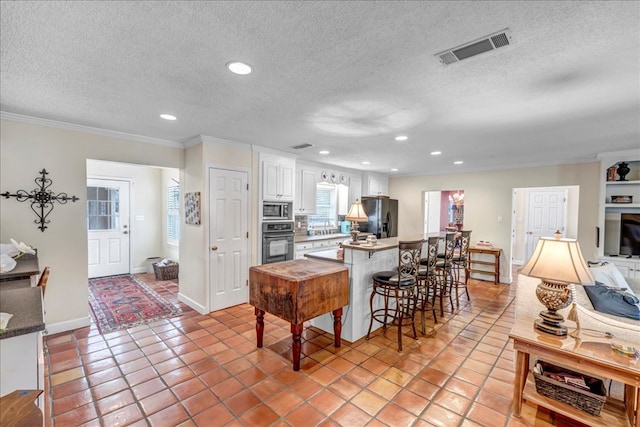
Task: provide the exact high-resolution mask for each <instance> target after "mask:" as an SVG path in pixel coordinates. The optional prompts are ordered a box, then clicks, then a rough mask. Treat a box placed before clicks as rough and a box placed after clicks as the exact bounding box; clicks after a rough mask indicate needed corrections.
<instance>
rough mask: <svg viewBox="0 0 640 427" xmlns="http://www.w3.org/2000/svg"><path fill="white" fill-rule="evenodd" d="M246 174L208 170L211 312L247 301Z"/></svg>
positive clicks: (247, 223)
mask: <svg viewBox="0 0 640 427" xmlns="http://www.w3.org/2000/svg"><path fill="white" fill-rule="evenodd" d="M247 183H248V173H247V172H244V171H237V170H229V169H219V168H210V169H209V245H210V251H209V272H210V274H209V278H210V279H209V280H210V283H209V289H210V290H211V292H210V307H211V311H215V310H220V309H223V308H226V307H231V306H234V305H238V304H242V303H245V302H247V301H248V294H249V293H248V289H249V288H248V287H247V280H248V275H249V221H248V197H249V190H248V189H247Z"/></svg>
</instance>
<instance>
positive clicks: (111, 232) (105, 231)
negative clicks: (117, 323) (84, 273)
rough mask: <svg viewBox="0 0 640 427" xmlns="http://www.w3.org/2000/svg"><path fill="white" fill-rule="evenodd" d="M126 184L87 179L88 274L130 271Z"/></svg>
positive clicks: (127, 192) (90, 275)
mask: <svg viewBox="0 0 640 427" xmlns="http://www.w3.org/2000/svg"><path fill="white" fill-rule="evenodd" d="M129 185H130V183H129V181H118V180H107V179H91V178H90V179H87V236H88V245H87V246H88V248H89V277H90V278H91V277H103V276H114V275H117V274H127V273H129V265H130V263H129V239H130V234H129Z"/></svg>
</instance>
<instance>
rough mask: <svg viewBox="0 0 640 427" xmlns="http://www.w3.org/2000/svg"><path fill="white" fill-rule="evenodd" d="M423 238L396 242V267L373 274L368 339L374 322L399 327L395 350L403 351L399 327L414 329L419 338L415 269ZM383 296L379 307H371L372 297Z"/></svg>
mask: <svg viewBox="0 0 640 427" xmlns="http://www.w3.org/2000/svg"><path fill="white" fill-rule="evenodd" d="M421 252H422V240H416V241H400V242H398V268H397V269H396V270H394V271H381V272H378V273H375V274H374V275H373V290H372V291H371V298H370V299H369V307H370V309H371V321H370V322H369V330H368V331H367V339H369V335H370V334H371V328H372V327H373V321H374V320H376V321H377V322H380V323H382V329H384V330H386V329H387V325H389V326H397V327H398V351H402V327H403V326H409V325H411V327H412V328H413V337H414V338H415V339H417V338H418V334H417V332H416V325H415V322H414V317H415V312H416V305H417V302H418V269H419V268H420V254H421ZM376 295H379V296H381V297H382V302H383V306H382V308H379V309H375V310H374V308H373V300H374V298H375V297H376Z"/></svg>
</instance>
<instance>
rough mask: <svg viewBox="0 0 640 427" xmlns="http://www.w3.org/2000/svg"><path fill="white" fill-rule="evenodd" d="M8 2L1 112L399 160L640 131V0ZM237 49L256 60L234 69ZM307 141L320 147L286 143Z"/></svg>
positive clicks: (568, 148)
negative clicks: (456, 53)
mask: <svg viewBox="0 0 640 427" xmlns="http://www.w3.org/2000/svg"><path fill="white" fill-rule="evenodd" d="M1 7H2V9H1V14H0V16H1V18H0V19H1V21H0V24H1V30H0V31H1V34H0V35H1V46H0V48H1V61H0V66H1V73H0V76H1V80H0V109H1V110H2V111H3V112H6V113H14V114H20V115H27V116H33V117H37V118H44V119H51V120H57V121H61V122H67V123H73V124H78V125H84V126H89V127H95V128H100V129H107V130H113V131H118V132H124V133H129V134H134V135H141V136H146V137H152V138H159V139H163V140H169V141H176V142H185V141H188V140H189V139H191V138H193V137H194V136H197V135H206V136H210V137H217V138H223V139H227V140H231V141H237V142H241V143H248V144H256V145H261V146H266V147H271V148H274V149H279V150H283V151H288V152H292V153H296V154H297V155H298V156H299V158H302V159H305V160H311V161H320V162H325V163H330V164H334V165H338V166H343V167H348V168H354V169H360V170H372V171H378V172H384V173H388V172H389V170H390V169H391V168H398V169H399V171H398V172H395V173H397V174H401V175H405V174H439V173H447V172H453V171H477V170H487V169H496V168H504V167H520V166H527V165H543V164H558V163H569V162H582V161H592V160H595V154H596V153H598V152H601V151H610V150H621V149H632V148H640V125H639V117H640V81H639V77H638V76H639V75H640V3H639V2H637V1H622V2H616V1H605V2H598V1H582V2H576V1H568V2H562V1H555V2H549V1H527V2H521V1H518V2H502V1H501V2H493V1H482V2H461V1H450V2H444V1H438V2H413V1H412V2H401V1H393V2H359V1H349V2H331V1H300V2H298V1H288V2H276V1H269V2H266V1H265V2H240V1H237V2H190V1H185V2H110V1H101V2H98V1H91V2H89V1H78V2H76V1H69V2H64V1H56V2H53V1H50V2H48V1H42V2H27V1H20V2H14V1H2V3H1ZM507 27H508V28H509V29H510V30H511V33H512V36H513V41H514V43H513V44H512V45H510V46H507V47H504V48H500V49H498V50H495V51H492V52H489V53H486V54H483V55H479V56H476V57H473V58H470V59H468V60H465V61H463V62H459V63H456V64H452V65H449V66H443V65H442V64H440V62H439V60H438V58H437V57H435V56H434V55H435V54H436V53H439V52H441V51H443V50H445V49H448V48H452V47H455V46H457V45H460V44H462V43H466V42H469V41H472V40H474V39H477V38H479V37H482V36H485V35H487V34H490V33H493V32H495V31H499V30H502V29H504V28H507ZM233 59H236V60H243V61H246V62H248V63H250V64H251V65H253V67H254V68H255V71H254V73H252V74H250V75H248V76H236V75H233V74H231V73H230V72H228V71H227V70H226V68H225V63H226V62H228V61H229V60H233ZM160 113H171V114H174V115H176V116H177V117H178V120H177V121H175V122H167V121H164V120H162V119H160V118H159V114H160ZM398 134H405V135H407V136H409V140H408V141H405V142H402V143H398V142H395V141H394V139H393V138H394V137H395V136H396V135H398ZM301 143H310V144H313V145H314V147H312V148H307V149H305V150H297V151H296V150H292V149H291V148H290V147H291V146H293V145H297V144H301ZM320 149H328V150H330V151H331V154H329V155H328V156H322V157H321V156H319V155H318V151H319V150H320ZM433 150H440V151H442V153H443V154H442V155H441V156H439V157H433V156H430V155H429V152H431V151H433ZM362 160H368V161H369V162H370V165H368V166H363V165H361V163H360V162H361V161H362ZM454 160H463V161H464V164H463V165H460V166H453V165H452V162H453V161H454Z"/></svg>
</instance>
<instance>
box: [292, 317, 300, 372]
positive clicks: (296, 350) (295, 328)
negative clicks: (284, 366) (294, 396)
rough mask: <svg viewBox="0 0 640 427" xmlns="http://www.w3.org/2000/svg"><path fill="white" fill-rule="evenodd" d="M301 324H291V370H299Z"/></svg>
mask: <svg viewBox="0 0 640 427" xmlns="http://www.w3.org/2000/svg"><path fill="white" fill-rule="evenodd" d="M302 325H303V324H302V323H298V324H297V325H294V324H293V323H292V324H291V335H292V337H293V346H292V350H293V370H294V371H299V370H300V351H301V350H302V343H301V339H300V337H301V336H302Z"/></svg>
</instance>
